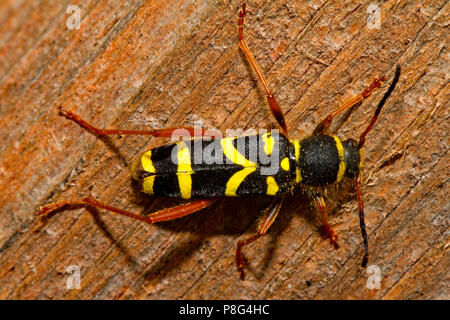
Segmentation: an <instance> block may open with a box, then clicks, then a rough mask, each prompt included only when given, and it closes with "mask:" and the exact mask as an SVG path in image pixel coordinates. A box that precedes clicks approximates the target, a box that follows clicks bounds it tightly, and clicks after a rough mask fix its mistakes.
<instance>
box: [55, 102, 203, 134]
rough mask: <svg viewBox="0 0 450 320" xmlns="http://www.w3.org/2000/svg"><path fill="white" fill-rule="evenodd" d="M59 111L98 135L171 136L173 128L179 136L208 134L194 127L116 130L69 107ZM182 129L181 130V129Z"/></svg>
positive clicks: (60, 107)
mask: <svg viewBox="0 0 450 320" xmlns="http://www.w3.org/2000/svg"><path fill="white" fill-rule="evenodd" d="M58 110H59V112H61V114H63V115H64V116H65V117H66V118H67V119H69V120H72V121H74V122H76V123H77V124H79V125H80V126H81V127H83V128H85V129H87V130H89V131H91V132H92V133H95V134H96V135H98V136H106V135H117V134H135V135H149V136H154V137H171V136H172V134H173V133H174V131H175V130H180V131H179V133H180V135H181V136H186V137H201V136H210V135H209V134H208V133H205V130H203V129H200V128H194V127H175V128H164V129H152V130H116V129H99V128H97V127H94V126H93V125H91V124H90V123H89V122H87V121H86V120H84V119H82V118H81V117H80V116H79V115H77V114H76V113H74V112H73V111H72V110H70V109H64V108H63V107H62V106H59V107H58ZM181 129H183V130H181Z"/></svg>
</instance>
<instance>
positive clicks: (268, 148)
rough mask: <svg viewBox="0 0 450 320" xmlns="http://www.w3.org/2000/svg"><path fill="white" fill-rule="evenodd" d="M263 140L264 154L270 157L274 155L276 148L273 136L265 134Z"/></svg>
mask: <svg viewBox="0 0 450 320" xmlns="http://www.w3.org/2000/svg"><path fill="white" fill-rule="evenodd" d="M261 139H262V140H263V141H264V152H265V153H266V154H267V155H268V156H270V155H271V154H272V150H273V148H274V146H275V140H274V139H273V137H272V136H271V134H270V132H269V133H266V134H263V135H262V136H261Z"/></svg>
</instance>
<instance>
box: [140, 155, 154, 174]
mask: <svg viewBox="0 0 450 320" xmlns="http://www.w3.org/2000/svg"><path fill="white" fill-rule="evenodd" d="M141 163H142V168H143V169H144V170H145V171H147V172H150V173H155V172H156V170H155V166H154V165H153V161H152V150H148V151H147V152H145V153H144V154H143V155H142V157H141Z"/></svg>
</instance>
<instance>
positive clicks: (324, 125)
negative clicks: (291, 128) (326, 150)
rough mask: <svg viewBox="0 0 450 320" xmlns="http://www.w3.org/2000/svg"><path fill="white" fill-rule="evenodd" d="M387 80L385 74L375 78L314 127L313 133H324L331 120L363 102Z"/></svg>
mask: <svg viewBox="0 0 450 320" xmlns="http://www.w3.org/2000/svg"><path fill="white" fill-rule="evenodd" d="M385 80H386V77H385V76H382V77H381V78H375V79H374V80H373V81H372V83H371V84H370V85H369V86H368V87H367V88H366V89H364V91H363V92H361V93H360V94H357V95H356V96H354V97H353V98H351V99H349V100H347V101H346V102H345V103H344V104H343V105H342V106H341V107H340V108H339V109H337V110H336V111H334V112H333V113H331V114H329V115H328V116H327V117H326V118H325V119H323V120H322V121H321V122H320V123H319V124H318V125H317V127H316V128H315V129H314V131H313V134H319V133H324V132H325V131H326V130H327V129H328V127H329V126H330V124H331V121H332V120H333V118H334V117H335V116H337V115H338V114H339V113H341V112H343V111H345V110H347V109H349V108H351V107H353V106H355V105H359V104H361V103H362V102H363V100H364V99H366V98H368V97H369V96H370V95H371V94H372V92H374V91H375V90H376V89H378V88H380V87H381V85H382V84H383V81H385Z"/></svg>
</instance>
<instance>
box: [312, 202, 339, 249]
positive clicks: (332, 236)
mask: <svg viewBox="0 0 450 320" xmlns="http://www.w3.org/2000/svg"><path fill="white" fill-rule="evenodd" d="M315 201H316V205H317V208H318V209H319V211H320V213H321V215H322V224H323V227H324V229H325V231H326V233H327V235H328V238H330V242H331V244H332V245H333V246H334V248H335V249H337V248H339V245H338V243H337V239H338V235H337V233H336V231H334V229H333V227H332V226H331V225H330V223H329V222H328V215H327V212H326V206H325V200H323V197H322V196H316V197H315Z"/></svg>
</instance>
